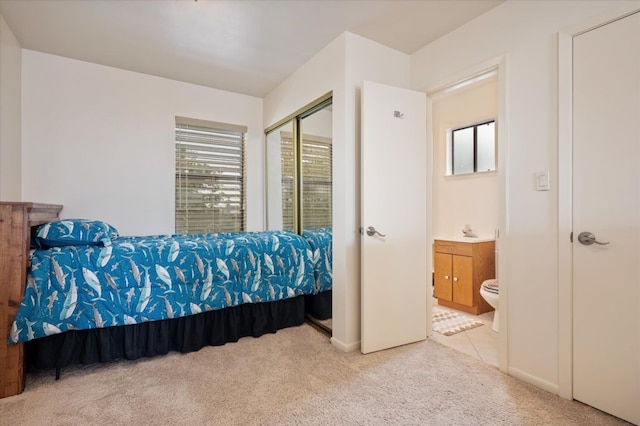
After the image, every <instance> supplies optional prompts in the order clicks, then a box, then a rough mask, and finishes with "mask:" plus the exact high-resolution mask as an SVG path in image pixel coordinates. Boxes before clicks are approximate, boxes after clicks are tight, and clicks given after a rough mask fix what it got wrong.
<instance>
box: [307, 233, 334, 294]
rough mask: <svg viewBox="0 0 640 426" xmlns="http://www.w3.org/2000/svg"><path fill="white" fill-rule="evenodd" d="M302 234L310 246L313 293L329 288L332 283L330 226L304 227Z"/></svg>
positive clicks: (331, 238)
mask: <svg viewBox="0 0 640 426" xmlns="http://www.w3.org/2000/svg"><path fill="white" fill-rule="evenodd" d="M302 236H303V237H304V238H305V239H306V240H307V243H309V246H310V247H311V254H312V258H313V259H312V260H313V265H314V271H313V276H314V281H315V293H316V294H317V293H320V292H323V291H326V290H331V286H332V284H333V270H332V262H331V260H332V259H333V253H332V242H333V237H332V234H331V228H316V229H306V230H304V231H303V232H302Z"/></svg>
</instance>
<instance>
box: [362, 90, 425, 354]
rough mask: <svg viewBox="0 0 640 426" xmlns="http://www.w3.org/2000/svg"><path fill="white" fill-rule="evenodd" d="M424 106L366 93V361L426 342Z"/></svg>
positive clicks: (416, 99) (404, 97)
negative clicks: (374, 355)
mask: <svg viewBox="0 0 640 426" xmlns="http://www.w3.org/2000/svg"><path fill="white" fill-rule="evenodd" d="M426 99H427V96H426V94H425V93H420V92H415V91H412V90H407V89H401V88H397V87H392V86H386V85H383V84H378V83H373V82H364V84H363V87H362V145H361V191H362V200H361V226H362V227H363V231H364V232H363V233H362V236H361V243H362V244H361V249H362V251H361V268H362V277H361V279H362V283H361V295H362V319H361V325H362V329H361V350H362V352H363V353H369V352H374V351H378V350H382V349H387V348H391V347H395V346H400V345H404V344H407V343H413V342H417V341H420V340H424V339H426V337H427V286H428V285H430V282H431V280H430V278H429V279H427V276H428V274H427V256H428V253H427V172H426V170H427V137H426V131H427V129H426V127H427V126H426V117H427V109H426ZM373 229H375V230H376V231H378V232H377V233H374V234H373V235H368V234H367V232H366V231H367V230H369V231H370V232H369V233H371V232H372V231H373Z"/></svg>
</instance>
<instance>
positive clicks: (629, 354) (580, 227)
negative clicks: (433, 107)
mask: <svg viewBox="0 0 640 426" xmlns="http://www.w3.org/2000/svg"><path fill="white" fill-rule="evenodd" d="M639 119H640V13H636V14H634V15H632V16H628V17H626V18H623V19H620V20H617V21H615V22H612V23H610V24H607V25H604V26H601V27H598V28H596V29H593V30H591V31H588V32H585V33H583V34H580V35H578V36H576V37H574V40H573V237H574V242H573V396H574V398H575V399H577V400H579V401H582V402H585V403H587V404H589V405H592V406H594V407H596V408H598V409H600V410H603V411H606V412H607V413H611V414H613V415H614V416H618V417H620V418H623V419H625V420H627V421H629V422H632V423H636V424H638V423H640V267H639V266H638V265H639V261H640V130H639V129H640V127H639V123H638V120H639Z"/></svg>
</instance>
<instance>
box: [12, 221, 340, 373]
mask: <svg viewBox="0 0 640 426" xmlns="http://www.w3.org/2000/svg"><path fill="white" fill-rule="evenodd" d="M325 234H326V231H325ZM324 239H325V240H326V235H325V237H324ZM325 242H326V241H325ZM36 243H37V244H38V245H40V246H41V247H40V248H39V249H37V250H35V251H34V252H33V254H32V255H31V268H30V269H29V273H28V275H27V279H26V288H25V292H24V298H23V299H22V303H21V305H20V308H19V310H18V312H17V315H16V317H15V321H14V322H13V324H12V326H11V332H10V336H9V342H10V344H20V343H25V345H26V357H27V364H28V365H30V366H31V367H34V368H37V369H52V368H53V369H56V376H57V377H58V376H59V373H60V369H61V368H63V367H65V366H68V365H71V364H89V363H96V362H108V361H112V360H115V359H120V358H124V359H138V358H141V357H148V356H155V355H160V354H165V353H167V352H169V351H180V352H191V351H195V350H198V349H200V348H202V347H204V346H208V345H222V344H225V343H227V342H233V341H237V340H238V339H239V338H241V337H244V336H254V337H259V336H261V335H263V334H265V333H272V332H275V331H276V330H278V329H281V328H285V327H290V326H295V325H300V324H302V323H303V322H304V318H305V313H306V305H307V304H309V303H311V305H314V300H316V299H318V298H323V297H326V296H325V294H326V293H327V291H330V283H327V282H326V276H327V271H330V259H331V258H330V253H331V252H330V244H329V246H328V247H327V245H326V244H325V245H324V250H320V248H321V247H320V246H319V245H317V244H316V245H314V246H312V245H311V244H310V241H309V236H299V235H296V234H294V233H290V232H274V231H268V232H246V233H220V234H201V235H167V236H148V237H119V236H117V232H116V231H115V230H114V229H113V227H110V225H108V224H104V223H102V222H97V221H84V220H62V221H57V222H54V223H53V224H45V225H41V226H40V227H39V228H38V232H37V234H36ZM327 256H329V257H327ZM320 260H322V261H321V262H320ZM327 262H328V263H327ZM317 268H320V269H321V270H317ZM327 268H329V269H327ZM329 307H330V304H329Z"/></svg>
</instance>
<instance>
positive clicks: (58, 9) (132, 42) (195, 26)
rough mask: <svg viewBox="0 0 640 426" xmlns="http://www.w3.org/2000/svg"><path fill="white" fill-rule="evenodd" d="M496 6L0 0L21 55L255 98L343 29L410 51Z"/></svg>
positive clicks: (464, 2)
mask: <svg viewBox="0 0 640 426" xmlns="http://www.w3.org/2000/svg"><path fill="white" fill-rule="evenodd" d="M502 2H503V0H483V1H479V0H422V1H420V0H413V1H403V0H397V1H394V0H390V1H384V0H373V1H368V0H355V1H348V0H342V1H331V0H297V1H295V0H289V1H276V0H262V1H259V0H254V1H240V0H234V1H218V0H173V1H160V0H130V1H114V0H93V1H87V0H84V1H77V0H0V14H1V15H2V16H3V17H4V19H5V21H6V22H7V24H8V25H9V27H10V28H11V30H12V31H13V33H14V34H15V36H16V37H17V39H18V40H19V42H20V44H21V45H22V47H23V48H25V49H30V50H37V51H41V52H46V53H51V54H54V55H59V56H65V57H69V58H74V59H79V60H82V61H88V62H94V63H97V64H102V65H107V66H112V67H117V68H122V69H126V70H130V71H136V72H141V73H145V74H151V75H156V76H160V77H165V78H170V79H173V80H179V81H185V82H189V83H194V84H199V85H203V86H209V87H214V88H218V89H223V90H229V91H232V92H237V93H244V94H247V95H252V96H257V97H263V96H264V95H266V94H267V93H269V92H270V91H271V90H272V89H273V88H275V87H276V86H277V85H278V84H279V83H281V82H282V81H283V80H285V79H286V78H287V77H288V76H289V75H291V74H292V73H293V72H294V71H295V70H297V69H298V68H299V67H300V66H301V65H302V64H304V63H305V62H306V61H307V60H309V59H310V58H311V57H312V56H313V55H314V54H315V53H317V52H318V51H319V50H320V49H322V48H323V47H324V46H326V45H327V44H329V42H331V41H332V40H333V39H335V38H336V37H338V36H339V35H340V34H342V33H343V32H344V31H350V32H352V33H355V34H358V35H360V36H363V37H366V38H368V39H371V40H374V41H377V42H379V43H381V44H384V45H386V46H389V47H391V48H394V49H396V50H399V51H402V52H405V53H408V54H410V53H413V52H415V51H416V50H418V49H419V48H421V47H423V46H425V45H426V44H428V43H430V42H431V41H433V40H435V39H437V38H439V37H440V36H442V35H444V34H446V33H448V32H450V31H452V30H453V29H455V28H457V27H459V26H461V25H463V24H464V23H466V22H468V21H470V20H472V19H474V18H475V17H477V16H479V15H481V14H483V13H485V12H486V11H488V10H489V9H492V8H494V7H496V6H497V5H499V4H500V3H502Z"/></svg>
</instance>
